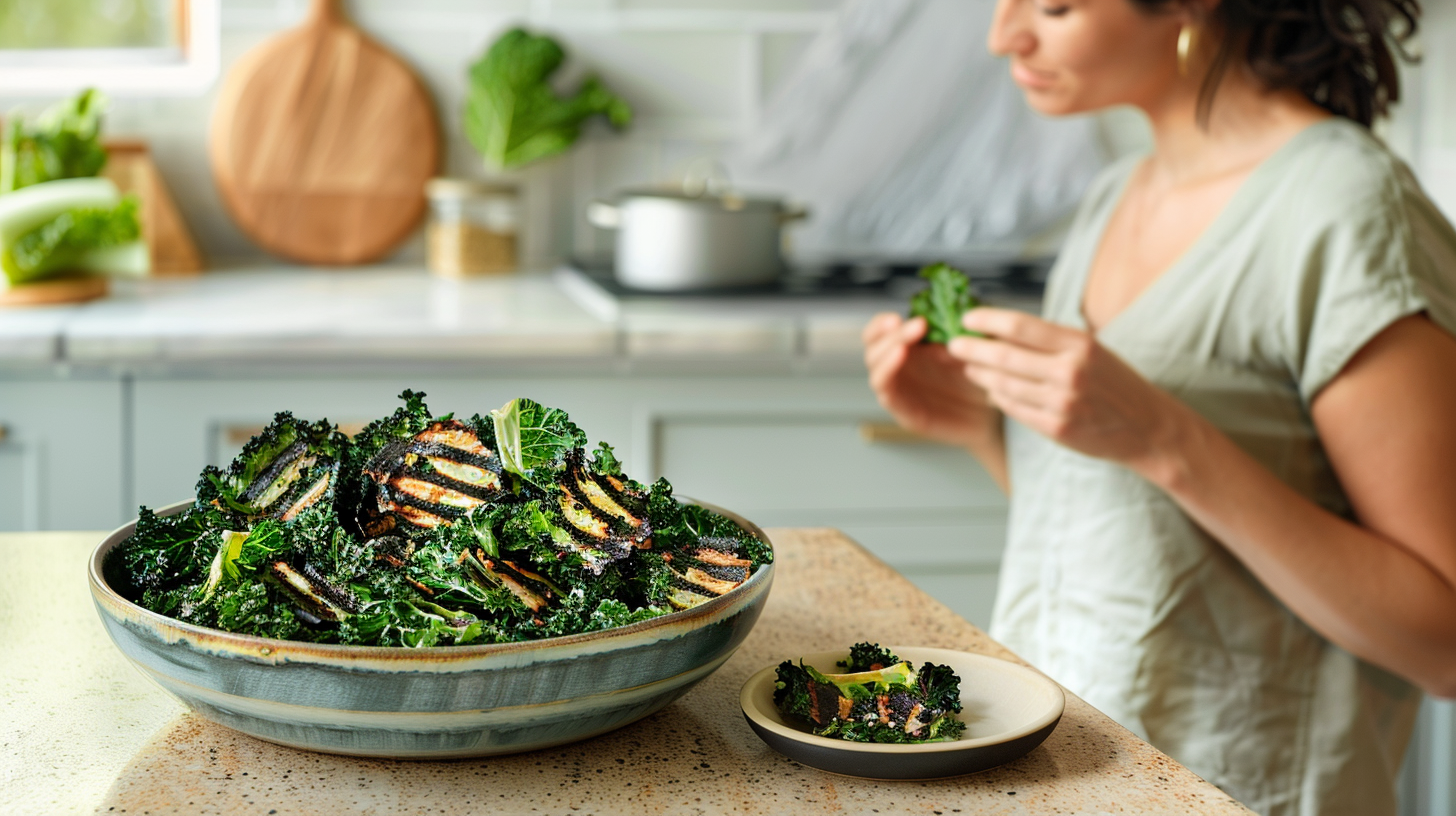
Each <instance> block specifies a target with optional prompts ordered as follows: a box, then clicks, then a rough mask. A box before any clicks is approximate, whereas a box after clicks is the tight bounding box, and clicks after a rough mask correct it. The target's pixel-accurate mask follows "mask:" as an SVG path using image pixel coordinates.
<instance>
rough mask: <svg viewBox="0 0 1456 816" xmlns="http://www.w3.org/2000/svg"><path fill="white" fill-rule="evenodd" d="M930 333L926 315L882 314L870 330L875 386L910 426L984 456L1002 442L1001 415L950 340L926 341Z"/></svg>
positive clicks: (868, 357)
mask: <svg viewBox="0 0 1456 816" xmlns="http://www.w3.org/2000/svg"><path fill="white" fill-rule="evenodd" d="M924 336H925V320H924V318H919V317H917V318H913V319H911V320H904V319H902V318H901V317H900V316H899V315H897V314H892V313H885V314H880V315H876V316H875V317H874V319H873V320H871V321H870V322H869V325H867V326H865V330H864V345H865V366H866V367H867V368H868V369H869V373H870V387H871V388H872V389H874V392H875V396H876V397H878V398H879V400H880V405H882V406H884V408H885V410H887V411H889V412H890V414H891V416H893V417H894V418H895V421H897V422H899V423H900V425H901V426H903V427H904V428H906V429H908V430H911V431H914V432H915V433H918V434H920V435H921V436H925V437H929V438H931V439H935V440H938V441H941V442H948V443H950V444H952V445H957V446H959V447H963V448H967V449H968V450H971V451H972V452H973V453H976V454H977V455H978V456H982V458H983V459H984V458H985V457H984V455H983V454H984V453H985V452H986V447H987V445H999V443H1000V439H1001V423H1000V422H999V419H1000V417H999V415H998V413H997V411H996V409H995V408H993V407H992V406H991V404H990V403H989V402H988V401H987V399H986V393H985V392H984V391H982V390H981V388H980V387H979V386H977V385H976V384H974V383H972V382H970V381H969V380H967V379H966V376H965V365H964V364H963V363H962V362H961V361H959V360H957V359H956V358H954V357H952V356H951V354H950V353H949V352H948V351H947V350H946V348H945V347H944V346H942V345H940V344H926V343H921V342H920V339H921V338H922V337H924Z"/></svg>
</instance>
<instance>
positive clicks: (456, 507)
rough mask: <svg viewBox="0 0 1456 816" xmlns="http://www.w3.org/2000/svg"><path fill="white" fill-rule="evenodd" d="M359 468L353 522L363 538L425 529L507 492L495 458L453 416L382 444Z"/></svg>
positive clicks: (464, 513) (495, 456) (458, 515)
mask: <svg viewBox="0 0 1456 816" xmlns="http://www.w3.org/2000/svg"><path fill="white" fill-rule="evenodd" d="M363 472H364V477H365V483H364V490H363V496H362V500H361V502H360V505H359V508H358V513H357V516H356V521H357V523H358V525H359V529H360V530H361V531H362V532H363V533H364V534H365V535H367V536H380V535H384V534H386V533H389V532H391V531H393V532H396V533H399V534H402V535H418V534H420V533H424V532H428V531H430V530H433V529H435V528H436V527H439V526H441V525H443V524H448V523H450V522H453V521H454V520H456V519H458V518H461V517H462V516H464V515H466V514H467V513H469V512H470V511H471V510H474V509H476V508H477V507H480V506H481V505H484V504H486V503H487V502H490V501H491V500H493V499H496V498H498V497H501V496H502V495H503V494H505V493H506V492H507V491H506V489H505V486H504V483H503V481H502V479H501V463H500V457H499V456H497V455H496V454H495V452H494V451H491V450H490V449H489V448H487V447H486V446H485V444H484V443H483V442H482V441H481V440H480V437H479V436H478V435H477V434H476V433H475V431H474V430H472V429H471V428H470V427H469V426H468V425H466V424H465V423H463V422H460V421H459V420H455V419H443V420H437V421H435V422H432V423H430V425H429V426H427V427H426V428H425V429H424V430H423V431H420V432H419V433H417V434H415V435H414V436H412V437H409V438H407V439H402V440H396V441H394V442H391V443H389V444H387V445H385V446H384V447H383V448H381V449H380V450H379V452H378V453H376V454H375V455H374V456H373V457H371V458H370V459H369V461H368V462H367V463H366V464H365V465H364V470H363Z"/></svg>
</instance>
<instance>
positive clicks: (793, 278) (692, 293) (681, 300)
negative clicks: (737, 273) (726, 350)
mask: <svg viewBox="0 0 1456 816" xmlns="http://www.w3.org/2000/svg"><path fill="white" fill-rule="evenodd" d="M1049 266H1050V264H1049V263H1025V264H1008V265H1003V266H996V267H981V268H969V269H966V274H967V275H969V276H970V278H971V282H972V285H973V287H974V288H975V291H976V294H977V296H979V297H980V298H981V299H982V300H985V301H987V302H991V303H1001V304H1004V305H1008V306H1011V307H1013V308H1032V309H1034V308H1035V307H1036V306H1037V305H1039V303H1040V301H1041V295H1042V290H1043V288H1044V286H1045V282H1046V272H1047V269H1048V268H1049ZM919 269H920V267H919V266H914V265H904V264H848V263H844V264H833V265H828V266H822V267H816V268H792V269H789V270H788V271H786V273H785V274H784V275H782V276H780V277H779V279H778V280H776V281H774V282H773V283H771V284H767V285H760V286H740V287H734V288H731V289H694V290H686V291H675V292H658V291H651V290H643V289H635V288H633V287H630V286H625V285H623V284H622V283H620V282H619V281H618V280H617V278H616V276H615V275H614V274H613V271H612V266H611V263H610V262H609V261H583V260H577V261H573V262H571V263H569V264H567V265H565V266H563V267H561V268H560V269H558V270H557V272H556V279H557V282H558V283H559V285H561V287H562V288H563V289H565V290H566V291H567V292H568V294H570V295H571V296H572V297H573V298H574V299H576V300H577V301H578V302H579V303H581V305H582V306H583V307H585V308H587V309H589V310H591V311H593V312H597V313H601V314H602V316H603V317H610V318H615V317H617V316H620V315H621V313H622V312H623V310H624V309H625V310H628V311H636V310H637V308H636V307H645V308H646V309H647V310H650V311H657V310H659V309H661V308H663V307H667V306H669V305H671V307H672V308H674V309H689V310H691V309H694V308H698V309H708V310H711V311H713V312H715V313H719V314H721V313H723V312H724V311H734V312H736V311H740V310H752V311H756V312H760V313H762V312H763V311H771V312H777V311H783V310H790V311H797V310H799V309H802V308H805V307H810V306H812V307H814V308H816V309H818V308H831V309H832V308H834V307H841V308H844V309H849V310H853V311H862V310H866V309H869V310H884V309H892V310H899V309H902V308H903V307H904V305H905V304H906V303H907V302H908V301H909V299H910V295H912V294H913V293H915V292H917V291H919V290H921V289H923V288H924V287H925V281H923V280H922V279H920V278H919V277H918V276H917V274H916V273H917V272H918V271H919Z"/></svg>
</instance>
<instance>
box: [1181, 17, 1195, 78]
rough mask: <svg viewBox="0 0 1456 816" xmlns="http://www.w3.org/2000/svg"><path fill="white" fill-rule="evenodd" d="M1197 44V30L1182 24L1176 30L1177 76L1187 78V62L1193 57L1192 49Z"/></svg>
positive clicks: (1189, 25)
mask: <svg viewBox="0 0 1456 816" xmlns="http://www.w3.org/2000/svg"><path fill="white" fill-rule="evenodd" d="M1197 44H1198V29H1196V28H1194V27H1193V26H1192V25H1191V24H1188V23H1184V24H1183V27H1182V28H1181V29H1179V30H1178V75H1179V76H1185V77H1186V76H1188V60H1189V59H1190V58H1191V57H1192V56H1193V48H1194V46H1196V45H1197Z"/></svg>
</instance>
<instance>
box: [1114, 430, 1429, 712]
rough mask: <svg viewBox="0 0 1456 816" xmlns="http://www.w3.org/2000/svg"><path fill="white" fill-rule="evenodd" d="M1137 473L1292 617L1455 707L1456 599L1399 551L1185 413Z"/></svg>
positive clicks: (1419, 563)
mask: <svg viewBox="0 0 1456 816" xmlns="http://www.w3.org/2000/svg"><path fill="white" fill-rule="evenodd" d="M1181 411H1182V414H1183V415H1182V417H1181V418H1180V419H1179V420H1178V421H1175V422H1173V423H1171V424H1170V427H1171V428H1173V429H1174V430H1173V432H1172V435H1171V436H1172V438H1170V439H1169V440H1166V441H1165V443H1164V444H1161V445H1158V446H1157V449H1158V451H1159V453H1158V454H1157V455H1156V457H1155V458H1152V459H1149V460H1148V461H1146V462H1138V463H1132V465H1131V466H1132V467H1133V469H1134V470H1136V471H1137V472H1139V473H1140V474H1141V475H1142V476H1143V477H1144V478H1147V479H1148V480H1149V481H1151V482H1153V483H1154V484H1156V485H1158V486H1159V487H1161V488H1162V489H1163V490H1165V491H1166V492H1167V493H1168V494H1169V495H1170V496H1171V497H1172V498H1173V499H1174V500H1175V501H1176V502H1177V503H1178V504H1179V505H1180V506H1181V507H1182V508H1183V510H1184V511H1185V512H1187V513H1188V514H1189V516H1191V517H1192V518H1193V519H1194V520H1195V521H1196V522H1197V523H1198V524H1199V525H1200V526H1201V527H1203V528H1204V529H1205V530H1207V531H1208V533H1209V534H1210V535H1212V536H1213V537H1214V538H1215V539H1217V540H1218V541H1220V542H1221V543H1222V544H1223V545H1224V546H1225V547H1227V548H1228V549H1229V551H1230V552H1232V553H1233V554H1234V555H1235V556H1236V557H1237V558H1238V559H1239V560H1240V561H1242V562H1243V563H1244V564H1245V565H1246V566H1247V567H1248V568H1249V570H1250V571H1251V572H1252V573H1253V574H1254V575H1255V576H1256V577H1257V578H1258V579H1259V580H1260V581H1261V582H1262V583H1263V584H1264V585H1265V586H1267V587H1268V588H1269V589H1270V591H1272V592H1273V593H1274V594H1275V595H1276V596H1277V597H1278V598H1279V599H1280V600H1281V601H1283V602H1284V603H1285V605H1287V606H1288V607H1289V608H1290V609H1291V610H1292V611H1293V612H1294V613H1295V614H1296V615H1298V616H1299V617H1300V618H1301V619H1302V620H1304V621H1305V622H1306V623H1308V624H1309V625H1310V626H1311V627H1313V628H1314V629H1315V630H1316V631H1318V632H1320V634H1322V635H1324V636H1325V637H1326V638H1328V639H1329V640H1331V641H1332V642H1334V643H1335V644H1337V645H1339V646H1341V647H1343V648H1345V649H1346V650H1348V651H1350V652H1352V653H1353V654H1355V655H1357V656H1359V657H1362V658H1364V659H1366V660H1368V661H1370V662H1372V663H1375V664H1377V665H1380V666H1383V667H1385V668H1387V669H1389V670H1391V671H1393V672H1395V673H1397V674H1400V675H1402V676H1404V677H1407V678H1409V679H1411V680H1412V681H1414V682H1415V683H1417V684H1418V685H1420V686H1422V687H1423V688H1425V689H1426V690H1427V691H1429V692H1431V693H1433V694H1437V695H1439V696H1443V697H1456V588H1453V587H1452V585H1451V584H1450V583H1449V582H1448V581H1447V580H1446V579H1445V578H1444V577H1443V576H1442V575H1441V573H1440V572H1439V571H1438V570H1436V569H1435V568H1433V567H1432V566H1431V565H1430V564H1429V563H1427V562H1426V561H1424V560H1423V559H1421V558H1420V557H1419V556H1417V555H1416V554H1414V553H1412V552H1411V551H1410V550H1408V549H1406V548H1404V547H1402V546H1401V545H1400V544H1399V543H1398V542H1395V541H1392V540H1389V539H1387V538H1384V537H1382V536H1380V535H1378V534H1376V533H1374V532H1372V531H1370V530H1369V529H1366V528H1364V527H1361V526H1359V525H1358V524H1355V523H1353V522H1350V521H1348V520H1345V519H1342V518H1340V517H1338V516H1336V515H1334V514H1332V513H1330V512H1328V511H1326V510H1325V509H1323V508H1321V507H1319V506H1318V505H1316V504H1315V503H1313V502H1311V501H1310V500H1308V499H1306V498H1305V497H1304V496H1302V495H1300V494H1299V493H1297V492H1295V491H1294V490H1293V489H1292V488H1290V487H1289V486H1288V485H1286V484H1284V483H1283V482H1281V481H1280V480H1279V479H1278V478H1277V477H1275V476H1274V474H1273V473H1271V472H1270V471H1269V470H1268V469H1266V468H1265V467H1264V466H1263V465H1261V464H1259V463H1258V462H1257V461H1256V460H1255V459H1253V458H1252V457H1251V456H1249V455H1248V454H1246V453H1245V452H1244V451H1243V450H1241V449H1240V448H1239V447H1238V446H1237V445H1236V444H1234V442H1233V441H1232V440H1231V439H1229V438H1228V437H1227V436H1226V435H1224V434H1223V433H1222V432H1221V431H1219V430H1218V429H1217V428H1216V427H1214V426H1213V425H1212V424H1210V423H1208V422H1207V421H1206V420H1204V419H1203V418H1202V417H1201V416H1199V415H1197V414H1196V413H1195V412H1193V411H1192V410H1191V409H1188V408H1186V407H1181Z"/></svg>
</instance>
